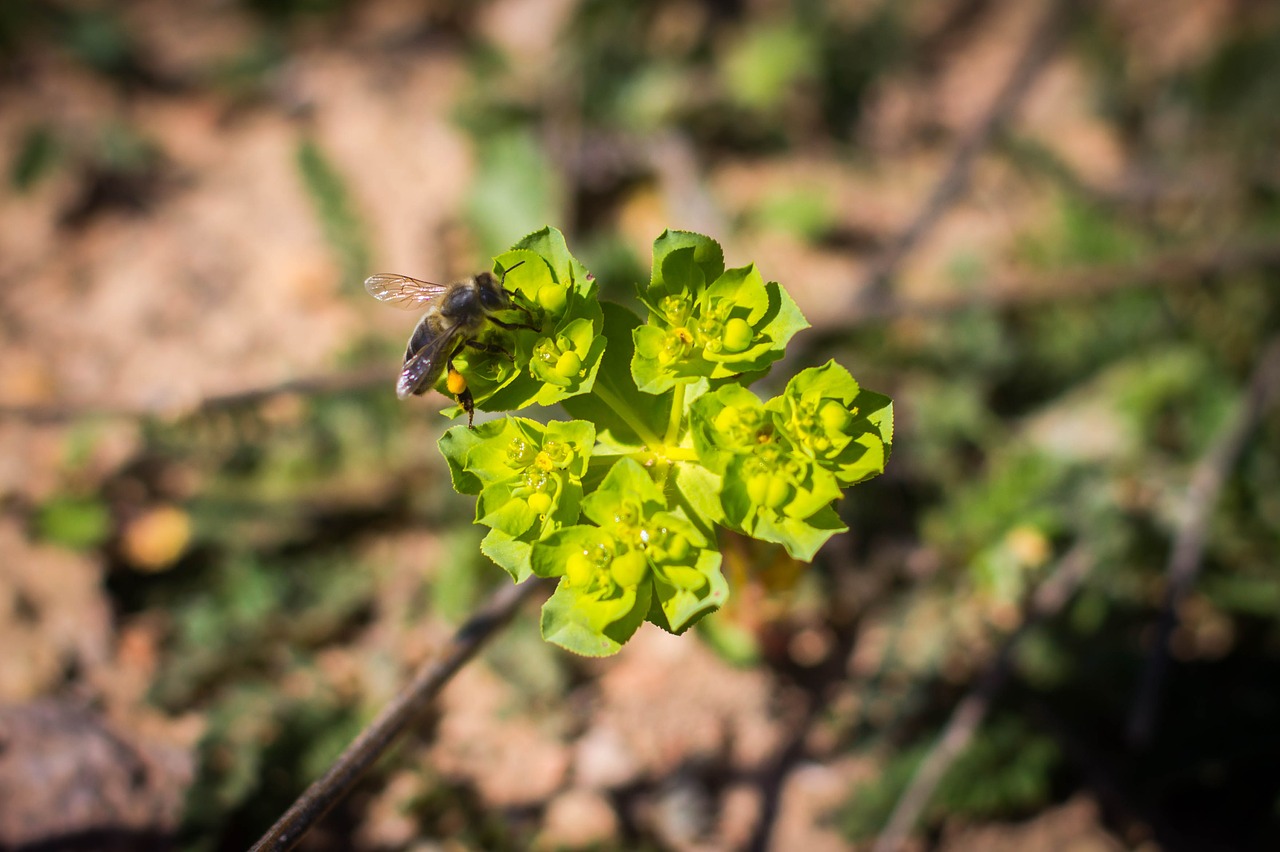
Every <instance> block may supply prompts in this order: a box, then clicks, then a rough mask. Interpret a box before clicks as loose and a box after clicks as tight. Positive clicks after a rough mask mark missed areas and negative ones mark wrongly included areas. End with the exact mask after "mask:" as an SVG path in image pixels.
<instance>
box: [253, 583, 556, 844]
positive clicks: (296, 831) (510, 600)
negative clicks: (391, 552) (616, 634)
mask: <svg viewBox="0 0 1280 852" xmlns="http://www.w3.org/2000/svg"><path fill="white" fill-rule="evenodd" d="M544 586H545V584H544V583H543V582H542V581H540V580H527V581H525V582H524V583H521V584H520V585H518V586H503V587H502V588H501V589H500V590H499V591H498V592H497V593H496V594H495V595H494V596H493V597H492V598H490V599H489V601H488V603H486V604H485V606H484V607H483V608H482V609H480V610H479V611H478V612H476V613H475V614H474V615H472V616H471V618H469V619H468V620H467V622H466V624H463V625H462V627H460V628H458V632H457V633H455V634H454V635H453V638H452V639H451V640H450V641H449V643H448V644H447V645H445V646H444V647H443V648H441V649H440V651H439V653H437V654H436V655H435V657H434V658H433V659H430V660H428V661H427V662H425V663H423V664H422V666H421V667H420V668H419V669H418V671H417V673H416V674H415V675H414V676H413V680H411V681H410V682H409V683H408V684H407V685H406V686H405V688H404V689H402V690H401V691H400V694H399V695H397V696H396V697H395V699H394V700H393V701H392V702H391V703H390V704H388V705H387V706H386V708H385V709H383V711H382V713H380V714H379V715H378V718H376V719H374V720H373V722H371V723H370V724H369V726H368V727H366V728H365V729H364V730H363V731H362V732H361V733H360V735H359V736H358V737H356V738H355V740H354V741H352V743H351V745H349V746H347V750H346V751H344V752H343V753H342V754H341V756H339V757H338V759H337V760H336V761H335V762H334V764H333V765H332V766H330V767H329V770H328V771H327V772H325V774H324V775H323V776H322V777H321V778H320V779H319V780H318V781H316V782H315V783H313V784H312V785H311V786H310V787H308V788H307V790H306V792H304V793H303V794H302V796H300V797H299V798H298V800H297V801H296V802H294V803H293V806H292V807H291V808H289V810H288V811H286V812H285V814H284V816H282V817H280V819H279V820H277V821H276V824H275V825H273V826H272V827H271V829H270V831H268V832H267V833H266V834H264V835H263V836H262V839H261V840H259V841H258V842H257V843H256V844H254V846H253V849H252V852H266V850H272V852H282V850H286V849H291V848H293V846H294V844H295V843H297V842H298V840H300V839H301V838H302V835H304V834H305V833H306V832H307V831H309V830H310V829H311V828H312V827H313V826H314V825H315V824H316V823H317V822H318V821H319V820H320V818H321V817H323V816H324V815H325V813H326V812H328V810H329V809H330V808H331V807H333V805H334V804H336V803H337V802H338V800H339V799H341V798H342V797H343V796H344V795H346V793H347V791H348V790H349V789H350V788H351V786H352V785H353V784H354V783H355V782H356V781H357V780H358V779H359V778H360V776H361V775H363V774H364V772H365V770H367V769H368V768H369V767H370V766H371V765H373V763H374V762H375V761H376V760H377V759H378V758H379V757H381V756H382V754H383V753H384V752H385V751H386V750H387V748H388V747H390V745H391V743H392V742H394V741H395V739H396V738H397V737H398V736H399V735H400V734H401V733H402V732H403V731H404V730H405V728H407V727H408V726H409V725H410V724H411V723H413V721H414V720H415V719H417V718H418V716H419V715H420V714H421V713H422V711H423V710H424V709H426V707H427V705H428V704H429V703H430V702H431V700H432V699H433V698H435V696H436V694H437V693H439V692H440V690H441V688H443V687H444V685H445V684H446V683H448V682H449V679H450V678H452V677H453V675H454V674H455V673H457V671H458V669H460V668H462V666H463V665H464V664H465V663H466V662H467V661H469V660H470V659H471V658H472V657H473V656H475V654H476V652H477V651H478V650H479V649H480V648H481V646H483V645H484V643H485V642H486V641H488V640H489V639H490V638H491V637H492V636H493V635H494V634H495V633H496V632H497V631H498V630H499V629H500V628H502V627H503V626H504V625H505V624H506V623H507V622H508V621H510V620H511V617H512V616H513V615H514V614H515V612H516V610H517V609H519V607H520V604H521V603H523V602H524V600H525V599H526V598H528V597H529V596H530V595H531V594H533V592H534V591H535V590H537V589H541V588H543V587H544Z"/></svg>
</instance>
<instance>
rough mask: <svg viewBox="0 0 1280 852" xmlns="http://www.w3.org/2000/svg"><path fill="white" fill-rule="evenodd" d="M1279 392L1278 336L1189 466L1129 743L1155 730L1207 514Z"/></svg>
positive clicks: (1199, 559)
mask: <svg viewBox="0 0 1280 852" xmlns="http://www.w3.org/2000/svg"><path fill="white" fill-rule="evenodd" d="M1278 395H1280V337H1277V338H1275V339H1273V340H1272V341H1271V342H1270V343H1269V344H1268V345H1267V346H1266V347H1265V348H1264V349H1263V351H1262V355H1261V357H1259V359H1258V363H1257V365H1256V366H1255V367H1254V371H1253V376H1252V377H1251V378H1250V380H1249V385H1248V387H1247V388H1246V389H1245V390H1244V392H1243V393H1242V395H1241V396H1242V397H1243V398H1242V399H1241V401H1240V403H1239V405H1238V406H1237V408H1236V411H1235V414H1234V415H1233V416H1232V417H1231V418H1230V419H1229V420H1228V421H1227V422H1226V424H1225V425H1224V426H1223V427H1222V429H1221V431H1219V433H1218V435H1217V437H1216V438H1215V439H1214V442H1213V444H1212V445H1211V446H1210V448H1209V452H1208V453H1207V454H1206V455H1205V456H1204V457H1203V458H1202V459H1201V460H1200V462H1199V463H1198V464H1197V465H1196V467H1195V470H1194V471H1192V474H1191V483H1190V485H1189V486H1188V488H1187V494H1186V497H1185V502H1184V503H1183V506H1182V517H1181V521H1180V524H1179V526H1178V530H1177V534H1176V537H1175V538H1174V541H1173V549H1172V550H1171V551H1170V553H1169V563H1168V567H1167V569H1166V582H1167V587H1166V589H1165V602H1164V609H1163V611H1162V612H1161V615H1160V623H1159V626H1158V628H1157V632H1156V639H1155V642H1153V643H1152V645H1151V650H1150V652H1149V654H1148V657H1147V664H1146V668H1145V669H1144V670H1143V673H1142V680H1141V682H1140V685H1139V688H1138V695H1137V698H1136V699H1135V700H1134V703H1133V709H1132V711H1131V713H1130V716H1129V742H1130V744H1132V745H1135V746H1145V745H1146V744H1147V743H1149V742H1150V740H1151V736H1152V734H1153V733H1154V731H1155V726H1156V717H1157V715H1158V710H1159V704H1160V691H1161V687H1162V686H1163V684H1164V679H1165V676H1166V674H1167V672H1168V668H1169V639H1170V637H1172V635H1173V632H1174V630H1176V629H1177V627H1178V610H1179V609H1180V608H1181V606H1182V603H1183V601H1185V600H1186V597H1187V594H1188V593H1189V592H1190V591H1191V588H1192V586H1193V585H1195V581H1196V577H1197V576H1198V575H1199V573H1200V566H1201V564H1202V559H1203V557H1204V550H1205V545H1206V541H1207V538H1208V532H1209V518H1210V516H1211V515H1212V513H1213V509H1214V507H1215V506H1216V505H1217V503H1218V495H1219V494H1221V492H1222V486H1223V485H1224V484H1225V483H1226V481H1227V476H1228V475H1229V474H1230V473H1231V469H1232V468H1233V467H1235V464H1236V461H1237V460H1238V459H1239V458H1240V454H1241V453H1242V452H1244V448H1245V445H1246V444H1247V443H1248V440H1249V436H1250V435H1252V434H1253V430H1254V429H1255V428H1256V427H1257V425H1258V423H1259V421H1261V420H1262V417H1263V415H1265V414H1266V412H1267V410H1268V409H1269V408H1270V407H1271V405H1272V403H1274V402H1275V400H1276V397H1277V396H1278Z"/></svg>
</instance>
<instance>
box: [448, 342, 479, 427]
mask: <svg viewBox="0 0 1280 852" xmlns="http://www.w3.org/2000/svg"><path fill="white" fill-rule="evenodd" d="M458 348H459V349H461V348H462V347H458ZM454 354H457V353H454ZM444 384H445V387H447V388H448V389H449V393H451V394H453V395H454V397H456V398H457V400H458V405H461V406H462V410H463V411H465V412H467V428H468V429H474V428H476V427H475V426H474V425H473V424H474V422H475V419H476V401H475V398H474V397H473V396H471V388H469V387H467V377H466V376H464V375H462V373H459V372H458V370H457V368H456V367H454V366H453V358H450V359H449V373H448V374H447V375H446V377H445V380H444Z"/></svg>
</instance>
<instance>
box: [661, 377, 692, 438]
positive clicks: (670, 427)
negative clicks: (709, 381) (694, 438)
mask: <svg viewBox="0 0 1280 852" xmlns="http://www.w3.org/2000/svg"><path fill="white" fill-rule="evenodd" d="M688 384H689V383H688V382H676V386H675V395H674V396H673V397H672V398H671V416H670V418H668V420H667V436H666V440H664V441H663V442H662V443H663V444H664V445H665V446H667V447H674V446H675V445H676V442H677V441H679V440H680V424H682V423H683V422H684V389H685V387H686V386H687V385H688Z"/></svg>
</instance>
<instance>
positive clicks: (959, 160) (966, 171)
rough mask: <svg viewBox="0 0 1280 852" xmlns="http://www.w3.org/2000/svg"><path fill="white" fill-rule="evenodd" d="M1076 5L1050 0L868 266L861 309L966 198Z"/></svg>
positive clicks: (881, 295) (883, 293)
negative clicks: (991, 93)
mask: <svg viewBox="0 0 1280 852" xmlns="http://www.w3.org/2000/svg"><path fill="white" fill-rule="evenodd" d="M1077 5H1078V4H1076V3H1070V2H1067V1H1066V0H1053V2H1051V3H1050V4H1049V7H1048V8H1047V9H1046V10H1045V13H1044V15H1043V16H1042V17H1041V18H1040V20H1039V21H1037V22H1036V25H1035V26H1034V27H1032V29H1031V33H1030V34H1029V36H1028V37H1027V40H1026V42H1025V44H1024V45H1023V48H1022V52H1021V53H1020V54H1019V56H1018V60H1017V62H1015V63H1014V65H1013V68H1012V69H1011V70H1010V71H1009V76H1008V77H1007V78H1006V79H1005V81H1004V83H1003V85H1001V87H1000V89H999V91H998V92H996V96H995V97H994V98H993V99H992V101H991V105H990V106H989V107H988V108H987V111H986V112H985V113H984V114H983V116H982V118H980V119H979V120H978V122H977V123H976V124H974V126H973V127H972V128H970V130H969V132H968V133H966V134H965V135H964V137H963V138H961V139H960V141H959V143H958V144H957V145H956V147H955V150H954V151H953V153H952V155H951V160H950V162H949V163H948V165H947V170H946V171H945V172H943V173H942V177H940V178H939V179H938V182H937V183H936V184H934V187H933V191H932V192H930V193H929V196H928V197H927V198H926V199H925V200H924V202H923V203H922V204H921V206H920V209H919V210H918V211H917V212H916V215H915V216H913V217H912V219H911V221H910V223H909V224H908V225H907V227H906V228H904V229H903V230H902V231H900V232H899V233H898V235H897V236H896V237H895V238H894V239H893V241H892V243H890V245H889V246H888V247H887V248H886V249H885V250H884V251H883V252H882V253H881V254H880V255H879V256H878V257H877V258H876V259H875V260H874V261H873V262H872V263H871V266H870V268H869V269H868V270H867V273H866V275H865V278H864V280H863V284H862V287H861V288H860V289H859V291H858V293H859V299H860V301H862V302H863V303H864V304H870V305H872V306H875V305H877V304H878V303H879V302H881V301H884V300H885V299H887V298H888V295H889V293H888V287H889V283H890V281H891V280H892V279H893V276H894V275H896V274H897V272H898V268H899V266H901V264H902V261H903V260H904V259H905V258H906V256H907V255H908V254H910V253H911V252H912V251H913V250H914V249H915V247H916V246H917V245H918V244H919V243H920V242H921V241H922V240H923V239H924V237H925V236H926V235H927V234H928V233H929V232H930V231H931V230H933V228H934V226H935V225H937V224H938V222H939V221H941V220H942V216H943V214H944V213H946V212H947V210H948V209H950V207H951V206H952V205H953V204H955V202H956V201H958V200H959V199H960V198H961V196H963V195H964V193H965V191H966V189H968V186H969V178H970V176H971V174H972V172H973V166H974V163H976V162H977V160H978V156H979V155H980V154H981V153H982V152H983V151H984V150H985V149H986V148H987V146H988V145H990V144H991V141H992V139H993V138H994V137H995V135H996V131H997V130H999V129H1000V127H1001V126H1002V125H1003V124H1004V123H1005V122H1006V121H1008V120H1009V119H1010V118H1011V117H1012V116H1013V114H1014V112H1016V111H1017V109H1018V107H1019V106H1020V105H1021V103H1022V101H1023V99H1024V98H1025V97H1026V95H1027V93H1028V92H1029V91H1030V90H1031V85H1032V83H1034V82H1035V80H1036V78H1037V77H1038V76H1039V75H1040V72H1041V71H1042V70H1043V69H1044V67H1045V66H1046V65H1047V64H1048V62H1049V59H1050V58H1051V57H1052V56H1053V54H1054V53H1055V52H1056V50H1057V48H1058V45H1059V44H1060V43H1061V40H1062V35H1063V33H1064V31H1065V30H1066V27H1065V24H1066V22H1067V19H1068V15H1069V13H1070V12H1072V10H1073V9H1074V8H1075V7H1076V6H1077Z"/></svg>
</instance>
